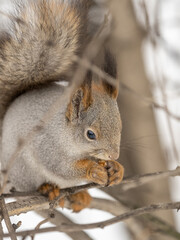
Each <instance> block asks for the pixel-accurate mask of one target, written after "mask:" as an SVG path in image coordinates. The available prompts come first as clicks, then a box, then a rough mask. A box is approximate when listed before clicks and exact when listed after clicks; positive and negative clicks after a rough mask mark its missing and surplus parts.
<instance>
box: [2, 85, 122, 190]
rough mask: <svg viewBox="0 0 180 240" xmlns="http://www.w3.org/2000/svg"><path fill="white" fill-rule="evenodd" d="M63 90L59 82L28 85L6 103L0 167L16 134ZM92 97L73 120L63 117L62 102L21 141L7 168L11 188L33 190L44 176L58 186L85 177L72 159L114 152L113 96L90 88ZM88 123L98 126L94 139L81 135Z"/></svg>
mask: <svg viewBox="0 0 180 240" xmlns="http://www.w3.org/2000/svg"><path fill="white" fill-rule="evenodd" d="M63 91H64V87H63V86H59V85H55V84H54V85H51V86H47V87H43V88H42V89H37V90H32V91H29V92H27V93H25V94H23V95H21V96H20V97H18V98H17V99H16V100H15V101H14V102H13V103H12V104H11V106H10V107H9V109H8V111H7V113H6V115H5V118H4V122H3V134H2V156H1V159H2V168H3V169H6V165H7V163H8V160H9V158H10V157H11V156H12V154H13V153H14V152H15V151H16V148H17V143H18V141H19V139H23V138H25V137H26V135H27V134H28V132H29V131H31V129H32V128H33V126H35V125H36V124H37V123H38V122H39V121H40V120H41V118H42V116H43V114H44V113H45V112H46V111H47V110H48V108H49V107H50V106H51V104H52V103H53V102H54V101H55V100H56V99H57V98H58V96H59V95H60V94H63ZM93 99H94V101H93V103H92V105H91V106H90V107H89V108H88V109H87V111H86V113H85V114H83V115H81V116H83V117H82V118H80V119H79V120H78V122H77V123H76V124H72V123H70V122H68V120H67V118H66V116H65V113H66V110H67V105H68V103H63V105H62V107H61V108H60V109H59V111H58V113H57V114H55V115H54V116H53V118H52V120H51V122H50V123H49V124H47V125H46V126H45V128H44V129H43V130H41V132H40V133H39V135H37V136H36V137H35V138H34V139H33V141H32V143H31V144H28V145H27V146H26V147H25V149H24V150H23V152H22V153H21V154H20V156H19V157H18V158H17V159H16V161H15V162H14V165H13V167H12V168H11V169H10V174H9V178H10V181H11V183H12V184H13V186H14V187H15V188H16V189H17V190H21V191H30V190H35V189H37V187H39V186H40V185H41V184H42V183H44V182H51V183H55V184H58V185H59V186H60V187H61V188H64V187H70V186H74V185H77V184H80V183H82V182H83V181H85V180H86V179H83V178H82V176H81V175H82V173H81V171H80V170H79V169H76V168H74V167H73V164H74V163H75V162H76V161H77V160H80V159H85V158H89V159H91V158H93V159H94V160H95V159H97V158H98V159H99V158H101V159H105V160H108V159H116V158H118V156H119V145H120V133H121V120H120V115H119V110H118V107H117V103H116V100H114V99H112V98H110V96H108V95H107V94H104V95H102V94H101V93H98V92H95V93H93ZM107 113H108V114H107ZM88 128H90V129H93V130H94V131H95V132H98V138H97V140H96V141H89V140H88V139H87V138H86V129H88ZM33 156H35V159H34V157H33Z"/></svg>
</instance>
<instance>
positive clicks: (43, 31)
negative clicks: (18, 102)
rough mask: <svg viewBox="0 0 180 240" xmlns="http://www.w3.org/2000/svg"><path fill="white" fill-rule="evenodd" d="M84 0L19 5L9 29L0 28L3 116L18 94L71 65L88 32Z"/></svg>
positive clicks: (44, 0)
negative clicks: (78, 4)
mask: <svg viewBox="0 0 180 240" xmlns="http://www.w3.org/2000/svg"><path fill="white" fill-rule="evenodd" d="M80 2H83V1H80ZM85 2H86V1H85V0H84V4H83V3H82V4H80V5H81V6H79V7H83V8H84V9H81V10H79V9H78V8H77V6H76V5H77V1H75V0H73V1H63V0H51V1H48V0H36V1H32V0H30V1H27V2H26V3H25V4H21V5H18V7H17V9H16V13H15V14H14V15H11V17H10V21H11V24H10V28H9V30H8V31H7V32H0V117H1V116H2V115H3V113H4V111H5V110H4V109H6V107H7V104H9V102H10V101H11V100H12V98H14V97H15V96H16V95H17V94H20V93H21V92H23V91H25V90H27V89H29V88H34V87H35V86H39V85H41V84H45V83H48V82H51V81H56V80H59V79H60V78H61V77H62V76H63V75H64V74H65V73H66V72H68V71H69V69H71V68H72V66H73V60H72V56H73V55H74V54H79V53H80V52H81V50H82V46H83V40H82V38H83V36H84V37H85V36H86V26H85V23H86V19H85V18H86V15H87V14H86V13H87V10H88V9H87V8H88V7H89V4H87V3H85ZM82 18H84V19H82ZM80 38H81V39H80Z"/></svg>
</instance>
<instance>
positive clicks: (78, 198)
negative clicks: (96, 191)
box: [69, 191, 92, 212]
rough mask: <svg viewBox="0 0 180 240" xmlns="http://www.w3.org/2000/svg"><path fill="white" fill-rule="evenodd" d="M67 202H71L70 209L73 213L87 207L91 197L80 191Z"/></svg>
mask: <svg viewBox="0 0 180 240" xmlns="http://www.w3.org/2000/svg"><path fill="white" fill-rule="evenodd" d="M69 200H70V202H71V209H72V210H73V212H79V211H81V210H82V209H84V208H86V207H88V206H89V204H90V203H91V200H92V197H91V196H90V195H89V193H88V192H87V191H81V192H78V193H75V194H72V195H70V196H69Z"/></svg>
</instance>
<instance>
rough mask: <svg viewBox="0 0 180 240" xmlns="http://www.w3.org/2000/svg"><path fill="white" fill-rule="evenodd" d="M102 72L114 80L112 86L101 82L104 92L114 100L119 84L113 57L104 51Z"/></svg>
mask: <svg viewBox="0 0 180 240" xmlns="http://www.w3.org/2000/svg"><path fill="white" fill-rule="evenodd" d="M103 70H104V72H105V73H107V74H108V75H110V76H111V77H112V78H114V85H111V84H109V83H107V82H106V81H105V80H104V81H103V86H104V89H105V92H106V93H107V94H108V95H109V96H110V97H112V98H114V99H116V98H117V96H118V91H119V84H118V80H115V79H116V78H117V63H116V60H115V58H114V57H113V55H112V54H111V53H110V52H109V51H108V50H106V51H105V61H104V68H103Z"/></svg>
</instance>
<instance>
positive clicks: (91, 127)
mask: <svg viewBox="0 0 180 240" xmlns="http://www.w3.org/2000/svg"><path fill="white" fill-rule="evenodd" d="M117 92H118V91H117V89H116V88H114V87H112V86H110V85H109V84H107V83H105V82H98V83H97V82H93V81H92V82H89V83H87V82H86V83H84V84H83V85H82V86H81V87H80V88H79V89H78V90H76V92H75V93H74V94H73V96H72V99H71V102H70V103H69V105H68V108H67V112H66V117H67V121H68V124H71V126H72V127H71V129H72V135H73V140H74V143H75V147H76V152H78V149H79V153H80V154H82V153H83V154H84V155H88V156H92V157H95V158H98V159H104V160H110V159H113V160H116V159H118V157H119V148H120V138H121V130H122V124H121V118H120V113H119V109H118V106H117V101H116V98H117Z"/></svg>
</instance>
